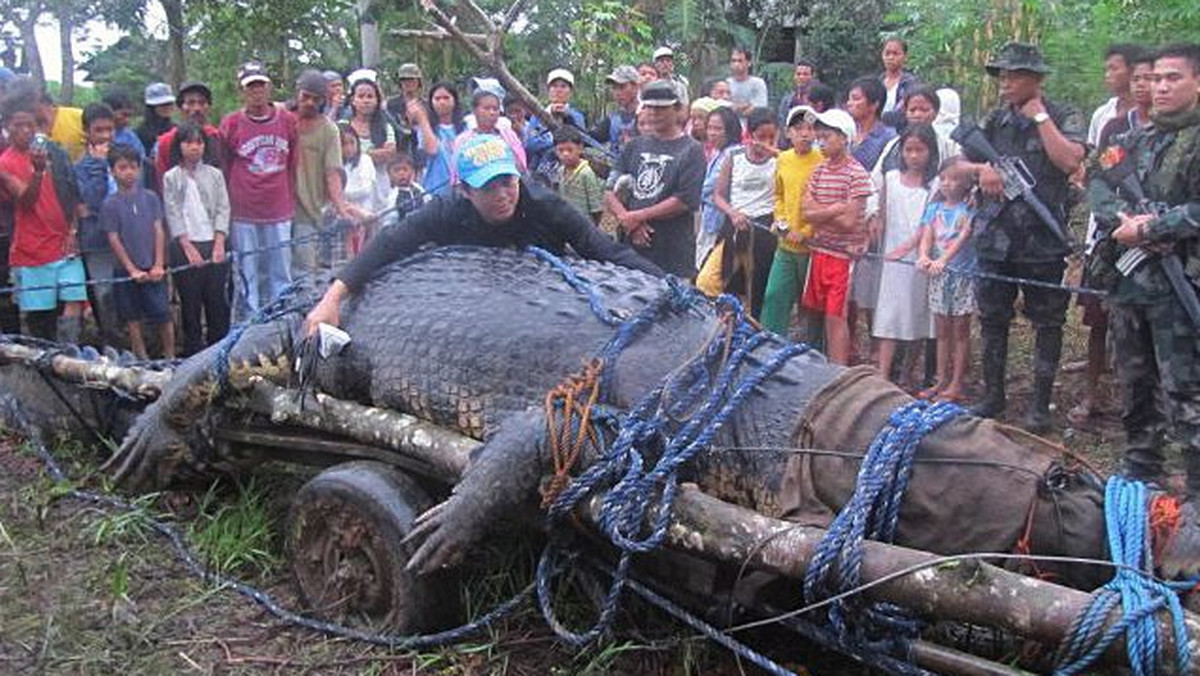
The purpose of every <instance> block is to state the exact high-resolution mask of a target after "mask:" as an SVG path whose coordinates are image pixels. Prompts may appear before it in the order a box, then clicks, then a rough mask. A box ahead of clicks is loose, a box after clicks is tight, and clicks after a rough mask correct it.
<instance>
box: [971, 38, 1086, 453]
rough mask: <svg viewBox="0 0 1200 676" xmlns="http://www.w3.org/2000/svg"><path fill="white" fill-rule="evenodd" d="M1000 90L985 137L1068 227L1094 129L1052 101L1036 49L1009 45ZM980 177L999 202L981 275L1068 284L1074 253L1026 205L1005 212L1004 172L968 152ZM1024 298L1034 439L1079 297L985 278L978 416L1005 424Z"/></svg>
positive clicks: (1045, 418)
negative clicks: (1008, 375)
mask: <svg viewBox="0 0 1200 676" xmlns="http://www.w3.org/2000/svg"><path fill="white" fill-rule="evenodd" d="M987 72H988V74H989V75H991V76H992V77H994V78H996V79H997V80H999V84H1000V96H1001V98H1002V99H1003V103H1002V105H1001V106H1000V107H999V108H997V109H996V110H993V111H992V112H991V113H990V114H988V116H987V117H985V118H984V119H983V121H982V123H981V124H980V127H981V129H982V131H983V135H984V136H985V137H986V138H987V140H988V141H989V142H990V143H991V145H992V146H993V147H994V148H995V149H996V151H997V152H998V153H999V154H1000V155H1001V156H1005V157H1016V158H1019V159H1021V160H1022V161H1024V163H1025V165H1026V166H1027V167H1028V168H1029V171H1030V173H1031V174H1032V175H1033V179H1034V181H1035V182H1036V185H1035V187H1034V190H1035V192H1036V193H1037V196H1038V197H1039V198H1041V201H1042V202H1043V203H1044V204H1045V205H1046V206H1047V207H1049V208H1050V210H1051V212H1052V213H1053V214H1054V216H1055V218H1056V219H1057V220H1058V221H1059V223H1065V222H1066V219H1067V207H1066V202H1067V179H1068V177H1069V176H1070V175H1071V174H1073V173H1074V172H1075V171H1076V170H1077V169H1078V168H1079V165H1080V163H1081V162H1082V160H1083V157H1084V154H1085V152H1086V146H1085V138H1086V135H1087V124H1086V122H1085V121H1084V119H1083V116H1082V115H1081V114H1080V113H1079V111H1077V110H1075V109H1073V108H1070V107H1068V106H1064V105H1059V104H1056V103H1053V102H1051V101H1049V100H1047V99H1046V97H1045V95H1044V94H1043V92H1042V83H1043V80H1044V79H1045V77H1046V75H1047V74H1048V73H1049V72H1050V68H1049V67H1048V66H1047V65H1046V63H1045V61H1044V60H1043V59H1042V55H1041V53H1040V52H1038V50H1037V48H1036V47H1034V46H1032V45H1027V44H1022V43H1018V42H1010V43H1009V44H1007V45H1005V46H1004V48H1003V49H1001V50H1000V54H999V55H998V56H997V57H996V59H995V60H993V61H992V62H991V63H989V64H988V65H987ZM964 153H965V154H966V155H967V158H968V159H969V160H971V161H972V162H975V163H976V164H973V165H971V166H972V168H973V169H974V171H975V172H976V173H977V175H978V177H979V186H980V189H981V190H982V191H983V193H984V195H985V198H986V199H987V200H989V201H993V200H994V201H995V203H994V205H993V208H996V209H998V213H997V215H996V216H995V218H992V219H990V220H988V221H985V222H983V223H982V224H981V226H980V227H979V229H978V230H976V234H975V235H973V237H974V239H975V242H976V244H975V246H976V251H977V252H978V257H979V268H980V270H981V271H982V272H985V273H991V274H994V275H1003V276H1007V277H1016V278H1020V279H1033V280H1038V281H1041V282H1046V283H1049V284H1059V283H1061V282H1062V276H1063V271H1064V270H1065V269H1066V262H1065V260H1064V259H1065V257H1066V256H1067V254H1068V253H1070V250H1069V249H1068V247H1067V245H1066V244H1064V243H1063V242H1062V241H1060V240H1059V239H1057V238H1056V237H1055V235H1054V234H1053V233H1052V232H1051V231H1050V230H1049V228H1047V227H1046V225H1045V224H1043V223H1042V222H1041V221H1039V219H1038V217H1037V215H1036V214H1035V213H1034V211H1033V209H1032V208H1031V207H1030V206H1029V205H1028V204H1027V203H1026V202H1025V201H1024V200H1023V199H1019V198H1018V199H1014V200H1011V201H1008V202H1004V201H1003V199H1004V197H1003V191H1004V183H1003V181H1002V180H1001V177H1000V174H999V173H998V172H997V171H996V169H995V167H992V166H991V165H989V164H987V163H985V162H984V158H983V157H979V156H974V155H973V154H972V152H971V151H969V150H966V149H965V148H964ZM1018 291H1020V293H1021V294H1022V296H1023V297H1024V313H1025V316H1026V317H1028V318H1029V321H1030V322H1031V323H1032V324H1033V326H1034V329H1035V331H1036V333H1035V338H1034V359H1033V401H1032V402H1031V404H1030V408H1029V413H1028V415H1027V416H1026V419H1025V426H1026V427H1027V428H1028V429H1029V430H1030V431H1034V432H1044V431H1046V430H1047V429H1049V427H1050V424H1051V418H1050V396H1051V392H1052V389H1053V387H1054V377H1055V375H1056V374H1057V372H1058V362H1059V358H1060V357H1061V355H1062V338H1063V323H1064V322H1065V321H1066V313H1067V305H1068V302H1069V301H1070V294H1068V293H1067V292H1066V291H1060V290H1058V289H1051V288H1045V287H1039V286H1031V285H1025V284H1012V283H1009V282H1002V281H996V280H994V279H988V278H981V279H980V280H979V282H978V285H977V286H976V299H977V301H978V306H979V323H980V327H981V332H982V335H983V380H984V386H985V394H984V398H983V400H982V401H980V402H979V403H978V404H977V405H976V406H975V408H974V409H973V412H974V413H975V414H976V415H979V416H983V417H989V418H990V417H996V416H998V415H1000V414H1001V413H1003V412H1004V408H1005V404H1006V401H1005V394H1004V375H1005V370H1006V365H1007V359H1008V329H1009V325H1010V324H1011V323H1012V320H1013V316H1014V310H1013V304H1014V302H1015V301H1016V299H1017V292H1018Z"/></svg>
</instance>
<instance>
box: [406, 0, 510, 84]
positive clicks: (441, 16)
mask: <svg viewBox="0 0 1200 676" xmlns="http://www.w3.org/2000/svg"><path fill="white" fill-rule="evenodd" d="M421 6H422V7H424V8H425V11H426V12H429V16H430V17H431V18H432V19H433V21H434V23H436V24H437V25H438V26H441V28H442V30H444V31H446V32H447V33H449V34H450V35H451V36H452V37H453V38H454V39H455V40H458V42H459V43H461V44H462V46H463V47H465V48H466V50H467V51H468V52H470V53H471V56H473V57H475V58H476V59H479V60H480V61H481V62H483V63H484V64H485V65H487V66H489V67H492V68H495V62H494V60H493V58H492V54H491V53H490V52H485V51H483V50H482V49H480V48H479V45H476V44H475V43H474V42H472V41H471V40H470V38H468V37H467V34H466V33H464V32H463V31H462V29H460V28H459V27H458V26H457V25H455V23H454V21H453V20H452V19H451V18H450V16H449V15H448V14H446V12H444V11H443V10H442V8H441V7H439V6H438V4H437V2H436V1H435V0H421Z"/></svg>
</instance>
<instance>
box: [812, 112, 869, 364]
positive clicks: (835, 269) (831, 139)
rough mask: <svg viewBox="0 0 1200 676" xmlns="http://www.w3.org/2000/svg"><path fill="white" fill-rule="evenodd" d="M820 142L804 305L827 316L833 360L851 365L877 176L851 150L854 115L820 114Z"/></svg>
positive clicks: (827, 342)
mask: <svg viewBox="0 0 1200 676" xmlns="http://www.w3.org/2000/svg"><path fill="white" fill-rule="evenodd" d="M816 118H817V121H816V133H817V140H818V141H820V142H821V144H822V147H823V151H824V153H825V161H823V162H822V163H821V164H820V165H818V166H817V168H816V170H815V171H813V174H812V176H811V177H809V179H808V188H807V190H806V191H805V193H804V199H803V201H802V202H801V209H803V210H804V215H805V217H806V218H807V219H808V222H809V223H811V224H812V226H813V237H812V244H811V248H812V249H814V251H813V253H812V258H811V259H810V263H809V267H808V281H807V283H806V284H805V286H804V296H803V299H802V301H801V302H802V304H803V306H804V307H805V308H807V309H809V310H813V311H815V312H817V313H820V314H822V315H823V316H824V318H825V348H826V353H827V354H828V355H829V359H830V361H833V362H834V363H837V364H842V365H849V363H850V323H849V322H848V321H847V309H848V308H847V306H848V304H849V300H850V279H851V275H852V273H853V271H854V261H855V260H857V259H858V258H859V257H861V256H862V254H863V253H864V252H865V251H866V249H867V224H866V218H865V215H864V214H865V213H866V207H867V197H869V196H870V195H871V190H872V185H871V177H870V175H868V174H867V170H866V169H863V168H862V165H860V164H859V163H858V162H857V161H856V160H855V159H854V158H853V157H851V156H850V154H849V152H848V147H849V143H850V139H851V138H853V137H854V133H855V125H854V119H853V118H852V117H850V114H849V113H847V112H846V111H844V110H836V109H835V110H827V111H825V112H823V113H818V114H817V116H816Z"/></svg>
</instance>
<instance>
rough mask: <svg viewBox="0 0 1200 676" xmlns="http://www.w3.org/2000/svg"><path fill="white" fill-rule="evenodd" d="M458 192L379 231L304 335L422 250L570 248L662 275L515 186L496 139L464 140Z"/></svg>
mask: <svg viewBox="0 0 1200 676" xmlns="http://www.w3.org/2000/svg"><path fill="white" fill-rule="evenodd" d="M456 162H457V167H458V176H459V178H460V180H461V181H462V183H461V185H460V191H459V192H458V193H457V194H455V195H454V196H453V197H450V198H447V199H435V200H434V201H432V202H430V203H429V204H428V205H426V206H424V207H422V208H421V209H419V210H418V211H415V212H413V213H411V214H409V215H408V217H407V218H405V219H404V220H403V221H401V222H400V223H398V224H396V225H395V226H392V227H389V228H384V229H383V230H381V231H380V232H379V234H377V235H376V236H375V238H374V239H372V240H371V241H370V243H369V244H367V247H366V248H365V249H363V251H362V253H360V254H359V255H358V257H356V258H355V259H354V260H352V261H350V262H349V263H348V264H346V266H345V267H344V268H342V269H341V270H340V271H339V272H338V273H337V279H336V280H334V282H333V284H331V285H330V287H329V290H328V291H326V292H325V296H324V297H323V298H322V299H321V302H319V303H317V305H316V307H314V308H313V309H312V312H310V313H309V314H308V318H307V320H306V326H307V329H308V331H309V332H312V331H315V330H316V327H317V326H318V325H319V324H321V323H325V324H332V325H335V326H336V325H337V324H338V323H339V321H340V316H341V315H340V306H341V303H342V300H344V299H345V298H347V297H348V296H351V295H353V294H355V293H358V292H359V291H360V290H361V289H362V288H363V286H365V285H366V283H367V282H368V281H369V280H370V279H371V277H373V276H374V275H375V273H376V272H378V271H379V269H380V268H382V267H384V266H385V265H387V264H388V263H391V262H392V261H395V260H399V259H401V258H404V257H405V256H407V255H409V254H411V253H413V252H415V251H416V250H417V249H418V248H420V247H422V246H424V245H426V244H431V243H432V244H437V245H440V246H450V245H456V244H457V245H462V244H467V245H476V246H495V247H505V246H511V247H526V246H537V247H541V248H543V249H546V250H548V251H551V252H553V253H555V254H562V253H564V252H565V251H566V246H567V245H568V244H570V245H571V249H573V250H574V251H575V253H577V254H579V255H580V256H582V257H584V258H590V259H593V260H600V261H610V262H612V263H616V264H618V265H624V266H626V267H630V268H634V269H637V270H642V271H644V272H648V273H650V274H652V275H656V276H661V275H662V274H663V271H662V270H661V269H659V267H658V266H657V265H655V264H654V263H651V262H650V261H649V260H647V259H645V258H643V257H642V256H639V255H638V254H637V253H635V252H634V251H633V250H632V249H630V248H628V247H626V246H624V245H622V244H618V243H616V242H614V241H613V240H612V239H611V238H609V237H608V236H607V235H605V234H604V233H603V232H601V231H600V230H599V229H598V228H596V226H595V225H594V224H593V223H592V221H591V219H589V218H588V217H587V216H585V215H583V214H582V213H580V212H579V210H577V209H576V208H575V207H573V206H571V204H570V203H568V202H567V201H566V200H564V199H563V198H561V197H559V196H558V195H557V194H555V193H552V192H550V191H548V190H545V189H543V188H540V187H538V186H535V185H532V184H530V183H527V182H525V181H522V180H521V179H520V172H518V170H517V164H516V160H515V158H514V157H513V153H512V149H510V148H509V147H508V144H506V143H505V142H504V140H503V139H501V138H500V137H499V136H493V135H490V134H485V135H482V136H475V137H472V138H471V139H469V140H468V141H467V142H466V143H464V144H463V145H462V147H461V148H459V149H458V155H457V160H456Z"/></svg>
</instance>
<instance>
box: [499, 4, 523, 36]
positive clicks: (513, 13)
mask: <svg viewBox="0 0 1200 676" xmlns="http://www.w3.org/2000/svg"><path fill="white" fill-rule="evenodd" d="M526 4H527V3H526V0H516V2H514V3H513V4H512V7H509V8H508V11H507V12H505V13H504V23H502V24H500V31H499V32H500V33H501V34H502V35H503V34H505V33H507V32H508V29H510V28H512V25H513V23H514V22H515V21H516V20H517V17H519V16H521V12H523V11H525V5H526Z"/></svg>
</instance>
